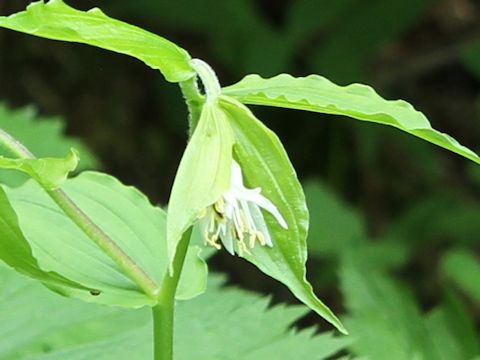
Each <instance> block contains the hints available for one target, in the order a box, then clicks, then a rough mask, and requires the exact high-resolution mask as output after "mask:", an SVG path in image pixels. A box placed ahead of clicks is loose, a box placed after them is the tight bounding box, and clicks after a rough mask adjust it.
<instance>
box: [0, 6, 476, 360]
mask: <svg viewBox="0 0 480 360" xmlns="http://www.w3.org/2000/svg"><path fill="white" fill-rule="evenodd" d="M26 3H27V1H18V0H5V1H3V2H1V3H0V14H2V15H3V14H8V13H11V12H13V11H16V10H20V9H23V8H24V7H25V4H26ZM68 3H70V4H71V5H73V6H76V7H80V8H84V9H87V8H89V7H91V6H101V7H102V8H103V9H105V11H106V13H107V14H109V15H111V16H114V17H118V18H122V19H124V20H126V21H128V22H130V23H134V24H137V25H139V26H142V27H144V28H147V29H149V30H151V31H154V32H156V33H158V34H160V35H162V36H165V37H166V38H168V39H171V40H173V41H175V42H178V43H179V44H180V45H182V46H183V47H184V48H187V49H189V51H190V52H191V53H192V54H193V55H194V56H196V57H200V58H203V59H205V60H207V61H208V62H209V63H211V64H212V65H213V66H214V67H215V69H216V70H217V72H218V74H219V77H220V79H221V81H222V83H223V84H229V83H233V82H235V81H237V80H239V79H240V78H241V77H243V76H244V75H245V74H246V73H248V72H254V73H259V74H261V75H264V76H270V75H276V74H277V73H280V72H289V73H292V74H294V75H298V76H302V75H307V74H309V73H319V74H321V75H324V76H327V77H329V78H330V79H331V80H332V81H335V82H338V83H341V84H347V83H350V82H355V81H361V82H365V83H368V84H370V85H372V86H374V87H375V88H376V89H377V90H378V91H379V92H380V94H382V95H383V96H385V97H386V98H403V99H406V100H408V101H409V102H411V103H412V104H415V106H416V107H418V108H419V109H420V110H422V111H423V112H424V113H425V114H426V115H427V116H428V117H429V119H430V120H431V122H432V123H433V124H434V126H435V127H436V128H439V129H443V130H444V131H446V132H448V133H450V134H452V135H454V136H455V137H456V138H457V139H458V140H461V141H462V142H463V143H465V144H466V145H467V146H469V147H471V148H473V149H478V148H479V146H478V145H479V143H480V122H479V120H480V106H479V104H480V100H479V99H480V97H479V95H480V54H479V50H478V43H479V38H480V36H479V33H480V32H479V28H478V24H480V4H478V2H475V1H473V0H430V1H413V0H408V1H405V0H391V1H381V0H375V1H367V0H336V1H335V0H328V1H327V0H322V1H320V0H318V1H317V0H295V1H294V0H290V1H289V0H282V1H267V0H231V1H220V2H219V1H217V0H201V1H200V0H198V1H183V0H181V1H150V0H139V1H136V2H120V1H112V0H110V1H108V0H107V1H102V2H101V4H100V2H95V1H83V0H82V1H79V0H70V1H68ZM205 9H208V10H205ZM7 52H8V56H3V55H2V56H1V57H0V99H3V100H6V101H8V103H9V104H12V105H15V106H24V105H27V104H35V105H36V106H38V108H39V109H40V113H41V114H48V115H51V114H61V115H62V116H63V117H64V118H65V119H67V126H66V131H67V134H75V136H80V137H82V138H84V139H85V141H86V142H87V143H88V144H89V145H90V147H91V148H92V149H93V150H94V152H95V153H97V154H98V156H99V158H100V159H101V161H102V163H103V164H104V167H105V168H106V169H107V171H108V172H111V173H113V174H114V175H116V176H118V177H120V178H121V179H122V180H124V181H126V182H128V183H134V184H136V185H137V186H138V187H140V188H141V189H143V190H145V191H146V192H147V193H148V194H150V195H151V196H152V197H153V198H154V199H157V200H158V201H162V202H166V200H167V196H168V193H169V189H170V186H171V182H172V179H173V175H174V173H175V170H176V167H177V165H178V161H179V159H180V155H181V153H182V151H183V149H184V146H185V140H186V121H184V119H186V110H185V108H184V105H183V104H182V99H181V96H180V94H179V92H178V89H177V88H176V87H175V86H172V85H168V84H165V82H164V81H163V79H162V78H161V76H159V75H156V74H155V72H153V71H150V70H146V69H144V68H143V67H142V66H141V64H136V63H135V61H133V60H130V59H128V58H123V57H120V56H117V55H114V54H108V53H105V52H102V51H100V50H97V49H91V48H87V47H82V46H76V45H69V44H59V43H53V42H49V41H46V40H40V39H33V38H28V37H25V36H22V35H19V34H15V33H13V32H12V33H9V32H6V31H3V32H0V53H2V54H4V53H7ZM254 110H255V112H256V114H257V115H258V117H259V118H260V119H262V120H263V121H265V122H266V123H267V125H268V126H269V127H271V128H272V129H274V130H275V131H276V132H277V133H278V134H279V136H280V137H281V139H282V141H283V142H284V143H285V146H286V148H287V151H288V152H289V154H290V157H291V158H292V162H293V163H294V165H295V166H296V168H297V170H298V173H299V176H300V178H301V179H308V180H305V181H304V183H305V191H306V195H307V200H308V202H309V206H310V210H311V233H310V236H309V248H310V253H309V259H310V260H309V267H310V269H309V271H310V274H311V275H310V277H311V279H312V280H313V281H312V282H313V283H314V287H315V288H316V289H317V292H318V293H319V294H321V295H322V297H325V298H327V303H328V304H329V305H332V306H333V308H334V309H335V310H336V312H337V313H344V314H346V315H345V319H346V320H347V321H346V324H347V326H348V327H349V328H350V330H351V333H352V339H353V340H352V341H353V342H352V344H351V345H350V346H349V352H350V353H351V354H352V356H353V357H352V358H355V356H359V357H360V358H362V359H363V358H367V359H381V360H384V359H406V360H410V359H428V360H430V359H435V360H436V359H465V360H473V358H474V357H475V356H478V355H479V353H480V350H479V346H480V345H479V343H478V339H479V333H478V328H479V324H480V303H479V289H478V284H479V283H480V277H479V276H480V275H479V274H478V269H479V262H480V261H479V255H478V254H479V251H480V225H479V221H478V218H479V215H480V205H479V199H480V171H479V169H478V166H476V165H471V164H468V163H467V162H466V161H464V160H463V159H461V158H457V157H455V156H454V155H452V154H449V153H447V152H445V151H443V150H440V149H437V148H434V147H433V146H430V145H428V144H425V143H422V142H420V141H418V140H416V139H411V138H409V137H408V136H406V135H403V134H400V133H399V132H398V131H396V130H394V129H387V128H379V127H377V126H375V125H369V124H364V123H361V124H358V123H354V122H348V121H347V122H345V121H335V119H336V118H334V117H331V116H328V115H318V114H309V113H304V114H303V113H299V112H293V111H289V110H278V109H260V108H258V109H254ZM15 134H17V133H16V132H15ZM17 135H18V134H17ZM45 143H47V142H44V144H45ZM38 151H39V152H40V150H38ZM52 151H53V150H52ZM82 153H85V152H82ZM41 155H43V154H41ZM45 155H57V154H56V153H55V154H54V153H51V154H45ZM58 155H64V154H63V153H62V154H58ZM139 158H141V161H138V159H139ZM83 159H85V155H84V157H83ZM339 199H344V200H339ZM212 264H213V266H214V267H216V268H217V269H220V270H223V271H229V272H230V276H231V278H232V282H237V283H238V284H240V285H242V286H246V287H254V288H255V289H257V290H262V291H265V292H273V293H274V294H275V295H274V299H275V301H278V300H291V298H289V296H288V295H286V293H285V292H282V289H281V288H279V287H275V286H274V285H271V283H269V282H268V280H267V279H265V278H264V277H258V276H257V275H255V272H254V271H249V270H248V269H246V268H245V264H244V263H240V262H237V261H235V260H234V259H232V258H231V257H229V256H227V255H220V254H219V255H218V256H215V257H214V258H213V259H212ZM252 283H254V285H252ZM339 284H340V286H339ZM317 321H318V318H316V317H309V318H307V319H304V320H303V322H302V324H303V323H308V324H311V323H312V322H317ZM212 326H213V325H212ZM119 341H120V340H119ZM393 356H396V357H393Z"/></svg>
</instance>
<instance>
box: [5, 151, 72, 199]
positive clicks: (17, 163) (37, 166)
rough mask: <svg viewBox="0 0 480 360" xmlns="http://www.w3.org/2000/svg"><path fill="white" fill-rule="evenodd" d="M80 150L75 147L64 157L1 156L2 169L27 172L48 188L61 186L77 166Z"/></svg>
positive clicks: (52, 188)
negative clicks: (30, 157) (21, 157)
mask: <svg viewBox="0 0 480 360" xmlns="http://www.w3.org/2000/svg"><path fill="white" fill-rule="evenodd" d="M78 161H79V155H78V152H77V151H76V150H74V149H71V150H70V153H69V154H68V155H67V156H66V157H65V158H64V159H58V158H40V159H11V158H6V157H3V156H0V169H15V170H20V171H23V172H24V173H27V174H28V175H30V176H31V177H32V178H34V179H35V180H36V181H38V182H39V183H40V184H42V186H44V187H45V188H46V189H47V190H54V189H57V188H59V187H60V185H61V184H62V183H64V182H65V180H67V176H68V174H69V173H70V172H72V171H73V170H75V169H76V168H77V165H78Z"/></svg>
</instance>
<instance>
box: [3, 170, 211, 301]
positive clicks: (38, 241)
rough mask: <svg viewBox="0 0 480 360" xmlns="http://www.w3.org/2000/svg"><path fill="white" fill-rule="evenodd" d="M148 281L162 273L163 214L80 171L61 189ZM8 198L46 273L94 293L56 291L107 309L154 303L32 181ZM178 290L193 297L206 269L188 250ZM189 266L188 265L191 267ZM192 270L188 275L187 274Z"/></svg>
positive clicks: (108, 180)
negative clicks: (52, 273) (55, 274)
mask: <svg viewBox="0 0 480 360" xmlns="http://www.w3.org/2000/svg"><path fill="white" fill-rule="evenodd" d="M62 190H64V191H65V192H66V193H67V194H68V195H69V196H70V197H71V198H72V199H73V201H75V203H76V204H77V205H78V206H79V207H80V208H81V209H82V210H83V211H84V212H85V213H86V214H87V215H88V216H89V217H90V218H91V219H92V220H93V221H94V222H96V223H97V224H100V226H101V228H102V230H104V231H105V232H106V233H107V234H108V235H109V236H110V237H111V238H112V239H113V240H114V241H115V242H116V243H117V244H118V245H119V246H120V247H121V248H122V249H123V250H124V251H125V252H126V253H127V254H128V255H129V256H130V257H131V258H132V259H133V260H134V261H135V262H136V263H137V264H138V265H139V266H140V267H142V268H143V269H144V270H145V272H146V273H147V274H149V275H150V277H151V278H152V279H153V280H154V281H156V282H157V283H160V282H161V280H162V279H163V276H164V275H165V273H166V269H167V256H166V255H167V252H166V250H167V249H166V241H165V221H166V219H165V218H166V215H165V212H164V211H163V210H161V209H160V208H158V207H154V206H153V205H151V204H150V202H149V201H148V199H147V198H146V197H145V196H144V195H143V194H142V193H140V192H139V191H138V190H136V189H135V188H133V187H127V186H125V185H123V184H121V183H120V182H119V181H118V180H116V179H115V178H113V177H111V176H108V175H105V174H101V173H95V172H84V173H82V174H81V175H79V176H78V177H76V178H73V179H69V180H67V181H66V182H65V184H64V186H63V187H62ZM7 195H8V198H9V200H10V201H11V204H12V206H13V208H14V209H15V212H16V213H17V215H18V219H19V224H20V227H21V229H22V231H23V233H24V235H25V237H26V239H27V240H28V242H29V243H30V245H31V247H32V249H33V255H34V257H35V258H36V259H37V260H38V262H39V264H40V267H41V268H42V269H44V270H45V271H55V272H58V273H59V274H61V275H63V276H65V277H67V278H68V279H71V280H73V281H75V282H78V283H80V284H82V285H83V286H85V287H88V288H89V289H95V290H98V291H99V294H97V293H95V292H94V293H93V294H90V293H85V292H81V291H73V290H71V289H56V290H57V291H59V292H61V293H63V294H64V295H66V296H73V297H79V298H81V299H83V300H86V301H91V302H98V303H103V304H109V305H120V306H128V307H139V306H143V305H154V303H155V302H154V301H153V300H152V299H150V298H149V297H147V295H145V294H144V293H143V292H142V290H141V289H139V288H138V287H137V286H136V284H134V283H133V282H132V280H130V278H129V277H128V276H127V275H126V274H125V273H124V272H123V271H122V270H121V268H120V267H119V266H118V265H117V264H116V263H115V262H114V261H113V260H112V259H111V258H110V257H109V256H107V255H106V254H105V253H103V252H102V251H101V250H100V248H98V247H97V246H96V245H95V243H94V242H93V241H92V240H90V239H89V238H88V237H87V236H86V235H85V234H84V233H83V232H82V231H81V230H80V229H79V228H78V227H77V226H76V225H75V224H74V223H73V222H72V221H71V220H70V219H69V218H68V217H66V216H65V215H64V214H63V212H62V211H61V210H60V209H59V208H58V207H57V205H56V204H55V203H54V202H53V201H52V200H51V199H50V198H49V197H48V195H46V193H45V192H44V191H42V189H40V187H39V186H38V185H37V184H35V183H34V182H32V181H29V182H27V183H26V184H25V185H23V186H21V187H19V188H16V189H7ZM191 251H193V254H190V255H187V263H186V265H185V266H186V272H185V274H182V277H181V280H180V281H181V282H182V281H187V282H188V284H184V285H182V286H180V289H184V290H183V291H184V293H182V292H180V293H179V294H178V295H179V297H180V298H189V297H192V296H195V295H198V293H200V292H201V291H203V288H204V286H205V277H206V267H205V265H204V264H203V261H202V260H201V259H200V258H199V257H198V256H197V255H198V250H197V249H193V250H192V249H191ZM191 262H193V263H191ZM192 271H193V273H192Z"/></svg>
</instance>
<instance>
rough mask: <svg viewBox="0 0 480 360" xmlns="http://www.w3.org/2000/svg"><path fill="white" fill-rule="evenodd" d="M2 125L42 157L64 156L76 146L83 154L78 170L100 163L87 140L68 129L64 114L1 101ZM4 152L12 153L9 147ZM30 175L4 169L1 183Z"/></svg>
mask: <svg viewBox="0 0 480 360" xmlns="http://www.w3.org/2000/svg"><path fill="white" fill-rule="evenodd" d="M0 128H2V129H3V130H5V131H6V132H8V133H9V134H12V135H14V136H15V139H17V140H19V141H20V142H21V143H22V144H24V145H25V146H26V147H27V148H28V149H29V150H30V151H31V152H32V153H33V154H34V155H35V156H36V157H38V158H42V157H61V156H64V155H65V154H66V153H68V151H69V150H70V149H71V148H75V149H76V150H78V153H79V154H80V162H79V163H78V167H77V169H76V170H77V171H81V170H87V169H89V170H93V169H96V168H98V167H99V161H98V159H97V158H96V157H95V156H94V155H93V154H92V152H91V151H89V150H88V148H87V146H86V145H85V144H84V143H83V142H81V141H80V140H78V139H76V138H72V137H70V136H67V135H66V134H65V133H64V132H65V124H64V122H63V120H62V119H60V118H56V117H55V118H44V117H39V116H37V115H36V112H35V111H34V109H33V108H32V107H25V108H21V109H16V110H11V109H9V108H8V107H7V106H6V105H5V104H2V103H0ZM39 139H41V140H42V141H38V140H39ZM1 150H4V149H1ZM0 154H1V155H4V156H10V155H11V154H10V153H9V152H8V151H2V152H1V153H0ZM28 178H29V176H28V175H26V174H22V173H20V172H18V171H8V170H0V183H2V184H6V185H8V186H10V187H12V186H19V185H21V184H23V183H24V182H25V181H26V180H28Z"/></svg>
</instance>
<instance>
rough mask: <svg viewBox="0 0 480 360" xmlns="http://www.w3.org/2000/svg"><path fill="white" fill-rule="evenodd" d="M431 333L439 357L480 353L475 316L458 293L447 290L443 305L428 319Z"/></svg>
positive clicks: (465, 358) (468, 356)
mask: <svg viewBox="0 0 480 360" xmlns="http://www.w3.org/2000/svg"><path fill="white" fill-rule="evenodd" d="M425 323H426V326H427V331H428V334H429V335H430V338H431V339H432V341H433V342H434V343H435V346H436V347H437V349H439V351H438V353H439V354H440V355H441V357H440V358H438V360H450V359H458V360H462V359H463V360H471V359H472V358H473V357H474V356H475V355H477V354H479V353H480V337H479V334H478V333H477V331H476V329H475V319H474V318H473V317H472V316H471V314H470V313H469V311H468V309H467V308H466V307H465V304H463V302H462V300H461V299H460V297H459V296H458V295H456V294H455V292H453V291H451V290H449V289H447V290H446V291H445V294H444V299H443V301H442V304H441V305H440V306H438V307H437V308H435V309H434V310H433V311H431V312H430V313H429V314H428V316H427V318H426V319H425Z"/></svg>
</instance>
